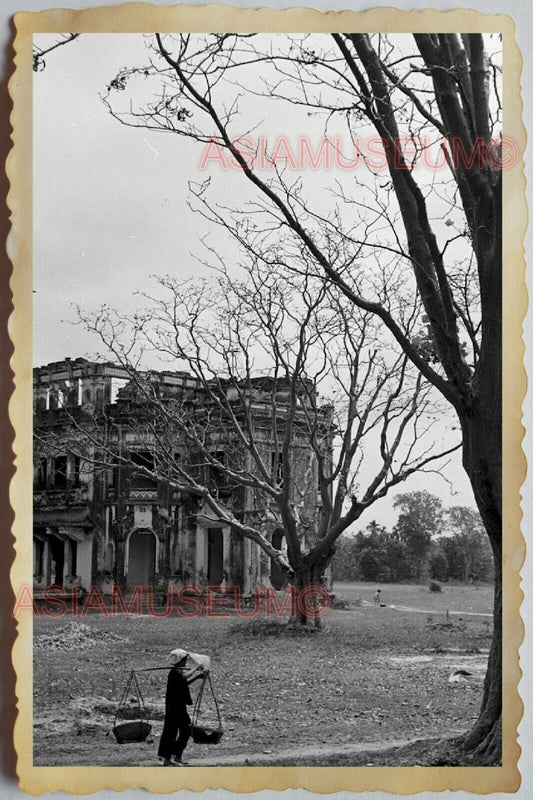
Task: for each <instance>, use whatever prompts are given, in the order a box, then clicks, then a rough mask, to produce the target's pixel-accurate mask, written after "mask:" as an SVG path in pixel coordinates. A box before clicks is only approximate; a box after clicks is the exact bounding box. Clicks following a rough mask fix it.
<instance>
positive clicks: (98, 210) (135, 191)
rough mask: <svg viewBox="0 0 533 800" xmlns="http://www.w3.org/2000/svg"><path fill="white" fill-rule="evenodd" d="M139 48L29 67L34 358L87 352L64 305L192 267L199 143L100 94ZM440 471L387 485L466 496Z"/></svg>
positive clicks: (91, 350) (230, 182)
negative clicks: (141, 120)
mask: <svg viewBox="0 0 533 800" xmlns="http://www.w3.org/2000/svg"><path fill="white" fill-rule="evenodd" d="M50 41H51V40H50V37H40V39H39V41H38V43H39V45H40V46H43V47H44V46H45V45H46V43H47V42H50ZM146 58H147V52H146V48H145V45H144V39H143V37H141V36H138V35H133V34H129V35H127V34H121V35H113V34H105V35H102V34H99V35H97V34H84V35H82V36H81V37H80V38H79V39H77V40H76V41H74V42H72V43H70V44H68V45H66V46H64V47H60V48H58V49H57V50H55V51H54V52H53V53H51V54H50V55H49V57H48V58H47V66H46V69H44V70H43V71H42V72H39V73H36V74H35V75H34V108H33V114H34V164H33V169H34V242H33V245H34V247H33V250H34V289H35V292H36V293H35V295H34V300H35V302H34V364H35V365H41V364H46V363H48V362H50V361H56V360H61V359H63V358H64V357H65V356H70V357H72V358H76V357H78V356H87V357H90V356H91V355H93V354H95V353H96V352H98V343H97V342H96V341H95V340H94V339H93V337H91V336H90V335H89V334H88V333H87V332H86V331H84V330H83V328H82V327H81V326H80V325H74V324H73V322H74V320H75V313H74V310H73V304H81V305H84V306H86V307H97V306H99V305H101V304H102V303H108V304H110V305H112V306H115V307H117V308H118V309H119V310H121V311H126V310H128V311H131V310H133V309H134V308H137V307H138V306H139V305H140V302H139V298H136V297H135V296H134V292H135V291H136V290H139V289H141V290H142V289H146V290H149V289H150V286H151V282H150V276H151V275H153V274H158V275H164V274H172V275H180V276H183V277H186V276H190V275H196V274H199V272H200V270H201V267H199V265H198V263H197V262H195V261H194V259H193V258H192V257H191V252H194V253H196V254H200V253H201V247H200V244H199V236H200V235H201V234H204V233H205V232H206V229H205V222H204V221H202V220H200V219H199V218H198V216H197V215H194V214H193V213H192V212H191V210H190V209H189V208H188V206H187V197H188V188H187V183H188V181H189V180H198V179H199V178H200V179H203V178H205V177H206V176H205V173H204V174H200V173H199V171H198V164H199V160H200V158H201V148H200V147H199V146H198V145H196V144H195V143H194V142H190V141H188V140H186V139H184V138H181V137H177V136H172V135H169V134H158V133H156V132H150V131H145V130H132V129H130V128H126V127H124V126H121V125H120V124H119V123H118V122H117V121H116V120H114V119H112V118H111V117H110V116H109V114H108V113H107V111H106V109H105V107H104V105H103V103H102V101H101V100H100V97H99V93H103V92H105V88H106V85H107V84H108V83H109V81H110V80H111V79H112V78H113V77H114V76H115V75H116V73H117V72H118V71H119V70H120V69H121V68H122V67H125V66H130V65H134V64H141V63H144V62H145V61H146ZM279 114H280V117H279V119H277V120H274V121H272V120H270V124H271V125H273V126H274V127H275V126H276V124H277V125H278V126H279V129H280V130H286V129H287V125H288V124H289V127H290V123H287V120H286V119H285V118H284V116H283V107H282V106H281V104H280V105H279ZM292 127H293V128H294V120H293V121H292ZM211 174H212V175H213V180H214V181H215V180H216V181H218V182H219V185H220V187H221V188H220V189H218V191H221V192H223V194H224V195H227V196H230V197H231V200H232V201H233V202H238V199H239V195H240V194H241V193H242V194H244V191H245V187H244V186H243V183H242V177H241V176H239V175H238V173H237V172H236V171H229V172H222V171H221V170H220V169H219V168H217V167H213V168H212V170H211ZM451 418H452V417H451ZM446 473H447V477H448V478H449V480H450V481H452V482H453V484H454V487H455V491H456V494H455V495H454V496H451V494H450V489H449V487H448V485H447V484H446V483H445V482H444V481H443V480H441V479H439V478H438V477H436V476H418V477H414V478H412V479H411V480H410V481H408V482H406V483H404V484H401V485H400V487H399V488H398V492H403V491H410V490H414V489H420V488H427V489H428V490H429V491H431V492H433V493H435V494H438V495H439V496H441V497H442V500H443V502H444V504H445V505H448V504H465V505H473V504H474V503H473V498H472V494H471V490H470V487H469V484H468V481H467V479H466V476H465V474H464V472H463V470H462V467H461V465H460V456H456V457H454V459H453V461H452V463H451V465H450V467H449V468H448V469H447V471H446ZM396 516H397V514H396V512H395V511H394V510H393V509H392V502H391V498H386V499H385V500H383V501H381V502H379V503H378V504H376V505H375V506H374V507H373V508H372V509H370V511H369V512H368V513H367V514H366V515H365V516H364V517H362V518H361V520H360V521H359V523H358V524H356V526H355V527H356V528H359V527H363V526H364V525H366V524H367V523H368V522H369V521H370V520H372V519H374V518H375V519H377V520H378V521H379V522H381V523H383V524H386V525H391V524H393V522H394V521H395V519H396Z"/></svg>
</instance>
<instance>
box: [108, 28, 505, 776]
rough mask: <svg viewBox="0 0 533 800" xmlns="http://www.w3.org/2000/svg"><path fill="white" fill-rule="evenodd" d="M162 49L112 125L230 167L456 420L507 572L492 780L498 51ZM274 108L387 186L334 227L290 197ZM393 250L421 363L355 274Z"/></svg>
mask: <svg viewBox="0 0 533 800" xmlns="http://www.w3.org/2000/svg"><path fill="white" fill-rule="evenodd" d="M151 47H152V50H153V55H152V57H151V60H150V62H149V63H148V64H147V65H143V66H142V67H134V68H132V69H127V70H123V71H121V73H120V74H119V75H117V76H116V77H115V78H114V79H113V81H111V83H110V85H109V87H108V92H107V94H106V96H105V97H104V101H105V102H106V104H107V105H108V108H109V110H110V112H111V113H112V114H113V116H115V117H116V118H117V119H118V120H120V122H122V123H124V124H126V125H132V126H134V127H145V128H150V129H152V130H157V131H169V132H171V133H174V134H176V135H179V136H186V137H189V138H192V139H194V140H196V141H198V142H199V143H201V144H203V145H204V146H206V145H207V146H211V145H214V146H216V147H217V148H219V149H220V151H221V152H223V153H225V154H227V157H228V159H229V160H230V162H231V164H232V165H233V166H234V167H236V168H237V169H239V170H240V171H241V173H242V176H243V178H244V179H245V181H247V182H248V183H249V185H250V187H251V189H253V191H254V192H255V193H256V197H257V198H258V199H256V201H255V206H254V207H251V208H250V207H249V208H248V212H249V213H254V214H255V218H254V217H249V219H255V220H257V219H258V217H259V215H261V214H262V215H263V217H267V218H269V219H270V220H271V228H270V230H271V231H272V230H275V231H276V235H277V234H278V233H281V234H282V236H283V238H284V244H285V245H289V244H290V245H291V246H292V250H294V249H298V248H299V249H300V251H301V250H303V251H305V252H306V253H307V255H308V258H309V260H310V261H311V262H312V263H313V264H314V266H315V267H316V269H317V271H322V273H323V275H324V276H325V277H326V278H327V279H328V280H329V281H330V282H331V284H332V285H334V286H336V287H337V288H338V289H339V290H340V292H342V293H343V294H344V296H345V297H346V298H348V299H349V300H350V302H352V303H353V304H354V306H357V307H358V308H359V309H362V310H364V311H367V312H370V313H372V314H375V315H376V317H377V318H379V319H380V320H381V322H382V323H383V326H384V327H385V328H386V329H388V330H389V331H390V332H391V334H392V335H393V336H394V338H395V339H396V341H397V342H398V343H399V345H400V346H401V348H402V349H403V351H404V353H405V354H406V355H407V356H408V358H409V359H410V361H411V362H412V363H413V364H414V365H415V366H416V367H417V369H418V370H419V371H420V373H421V374H422V375H423V376H424V378H425V379H426V380H428V381H429V382H431V383H432V384H433V385H434V386H435V387H436V388H437V389H438V390H439V391H440V392H441V394H442V395H443V396H444V397H445V398H446V400H447V401H448V402H449V403H450V404H451V405H452V406H453V408H454V409H455V411H456V414H457V417H458V420H459V423H460V427H461V430H462V436H463V464H464V467H465V470H466V472H467V474H468V476H469V479H470V482H471V484H472V488H473V491H474V495H475V498H476V502H477V505H478V508H479V511H480V514H481V516H482V519H483V522H484V525H485V529H486V531H487V534H488V536H489V539H490V542H491V546H492V550H493V555H494V560H495V597H494V636H493V643H492V648H491V653H490V658H489V666H488V670H487V675H486V681H485V691H484V696H483V701H482V707H481V711H480V715H479V718H478V720H477V722H476V724H475V725H474V728H473V729H472V731H471V732H470V734H469V735H468V736H467V737H466V738H465V741H464V745H465V748H466V749H467V750H470V751H474V752H475V753H476V755H477V756H479V757H481V758H484V759H485V760H486V761H487V762H488V763H495V762H497V761H498V760H499V759H500V757H501V703H502V681H501V655H502V630H501V624H502V613H501V602H502V595H501V558H502V544H501V513H502V492H501V486H502V477H501V339H502V330H501V275H502V271H501V268H502V264H501V261H502V254H501V242H502V238H501V237H502V213H501V180H502V173H501V163H500V146H501V141H500V140H499V138H498V137H499V135H500V124H501V103H500V93H501V92H500V80H499V72H500V68H499V63H498V56H499V54H498V52H497V51H498V48H499V42H498V39H497V38H496V37H484V36H483V35H481V34H464V35H462V36H459V35H457V34H431V33H427V34H417V35H415V36H414V37H412V38H411V37H409V39H408V38H407V37H406V36H398V35H396V36H386V35H382V34H375V35H367V34H350V33H346V34H333V35H332V37H331V38H330V37H327V36H316V35H309V36H306V35H301V36H257V35H256V36H253V35H232V34H214V35H211V36H192V35H176V36H173V35H172V36H165V37H162V36H159V35H158V36H156V37H155V39H154V41H153V43H152V45H151ZM139 80H142V82H143V89H142V90H139V91H138V85H137V82H138V81H139ZM150 82H151V83H150ZM154 82H155V85H154ZM126 87H130V91H129V92H128V105H126V106H125V107H122V106H121V105H120V102H119V99H118V95H117V92H118V91H120V90H124V89H125V88H126ZM147 87H148V88H147ZM146 97H148V99H147V100H145V98H146ZM136 101H137V102H136ZM277 101H279V102H283V103H287V104H290V108H291V110H292V113H293V114H297V113H298V109H301V110H302V111H303V112H304V113H305V115H306V116H307V121H308V122H309V119H310V118H312V117H313V116H317V117H320V118H321V119H324V120H325V123H324V124H325V132H326V134H328V132H330V131H331V132H333V133H335V131H338V130H339V129H340V127H341V126H344V132H345V133H347V134H348V141H349V142H351V143H352V144H353V147H354V148H355V149H356V150H357V152H358V155H359V156H361V157H362V158H363V160H365V161H366V163H367V166H371V165H370V161H369V159H368V158H367V157H366V156H365V153H364V152H361V150H362V147H361V144H360V142H359V136H358V134H359V131H363V133H364V134H368V132H369V131H370V132H373V133H374V135H377V136H378V138H379V140H380V142H381V145H382V148H383V158H384V168H385V173H386V174H388V179H387V178H386V177H385V175H384V172H383V170H381V171H380V170H379V169H377V168H374V171H373V173H372V169H371V170H370V172H369V173H367V177H366V178H365V179H364V180H362V181H358V182H357V184H356V185H354V183H353V182H352V183H350V185H349V186H347V185H346V184H347V182H346V181H344V182H343V185H342V186H341V187H340V189H339V190H338V192H337V202H336V203H334V204H333V203H332V205H330V207H329V209H328V210H326V211H323V210H322V206H321V204H320V202H319V201H318V200H317V197H318V196H319V195H317V193H316V191H315V192H314V193H313V192H312V191H309V192H308V193H307V194H306V193H305V190H304V188H303V179H302V178H301V175H298V177H297V178H295V179H294V180H292V181H291V180H289V178H288V177H287V173H286V172H283V171H280V170H278V169H276V168H275V167H276V163H275V162H276V158H275V156H276V155H279V148H278V147H276V148H275V152H274V153H272V152H271V154H270V161H269V160H268V157H267V158H266V165H267V166H266V172H265V170H264V169H263V170H262V169H261V164H260V160H259V159H258V148H257V146H256V145H255V144H254V142H253V136H252V134H253V133H256V132H257V129H258V127H260V123H261V120H263V119H265V118H267V119H268V114H267V113H266V109H267V105H266V104H267V103H275V102H277ZM268 107H270V106H268ZM243 119H246V127H247V129H246V130H244V131H243V130H242V125H243ZM239 126H241V128H239ZM332 139H333V141H334V142H335V141H336V138H335V136H332ZM406 142H407V143H406ZM443 143H445V146H443V147H442V148H441V144H443ZM285 144H286V143H285ZM335 147H336V148H337V150H339V149H340V148H341V145H340V144H338V143H337V144H336V145H335ZM343 155H344V154H343ZM429 155H431V159H432V160H433V162H435V161H436V160H437V158H438V156H439V155H440V156H441V165H442V166H441V167H438V166H435V167H434V169H433V170H432V173H431V175H430V176H429V178H428V174H427V171H426V173H425V175H424V173H423V171H420V170H419V169H418V168H419V167H420V165H421V164H422V163H423V162H424V161H425V160H427V159H428V156H429ZM286 160H287V159H286ZM263 162H265V159H263ZM263 167H264V163H263ZM417 170H418V171H417ZM368 176H370V177H368ZM226 213H229V212H228V211H226ZM353 220H355V222H354V221H353ZM262 230H263V232H264V233H265V232H266V231H267V223H266V222H265V223H264V224H263V228H262ZM450 234H451V235H450ZM378 251H382V252H389V251H390V252H393V253H395V254H396V255H398V256H400V257H401V259H402V262H403V265H404V267H405V268H408V269H409V271H410V274H411V276H412V278H413V281H414V286H415V289H414V292H413V294H415V293H416V295H417V297H418V298H419V299H420V301H421V303H422V304H423V307H424V309H425V313H426V315H427V322H428V326H429V337H428V338H427V339H426V341H425V342H422V345H423V346H420V344H421V342H420V337H419V332H418V333H417V334H416V335H415V336H414V337H413V335H412V334H413V332H411V335H410V334H409V333H408V332H407V331H406V330H405V327H404V326H403V325H402V322H401V320H399V319H398V317H397V314H396V311H395V304H394V301H391V300H390V295H391V294H393V290H392V291H389V292H386V293H384V292H383V286H382V287H381V290H378V289H376V287H374V286H372V287H371V288H370V290H369V287H368V285H367V284H365V282H362V283H360V282H358V281H356V280H355V279H354V277H355V276H357V275H358V270H357V264H356V259H357V258H358V257H359V256H361V254H364V255H365V257H366V256H367V254H368V258H369V259H370V260H371V259H372V257H373V255H372V253H374V254H375V253H377V252H378ZM288 252H289V254H290V252H291V248H289V250H288ZM428 345H429V346H428Z"/></svg>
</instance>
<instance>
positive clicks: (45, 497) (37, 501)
mask: <svg viewBox="0 0 533 800" xmlns="http://www.w3.org/2000/svg"><path fill="white" fill-rule="evenodd" d="M87 497H88V495H87V487H86V486H76V487H75V488H72V489H37V490H35V491H34V492H33V504H34V506H38V507H40V508H42V507H51V508H61V507H66V506H84V505H86V503H87Z"/></svg>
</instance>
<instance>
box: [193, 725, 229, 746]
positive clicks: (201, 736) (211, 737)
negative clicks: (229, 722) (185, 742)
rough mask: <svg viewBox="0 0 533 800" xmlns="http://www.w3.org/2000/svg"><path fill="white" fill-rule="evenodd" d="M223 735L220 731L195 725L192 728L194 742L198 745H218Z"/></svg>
mask: <svg viewBox="0 0 533 800" xmlns="http://www.w3.org/2000/svg"><path fill="white" fill-rule="evenodd" d="M222 733H223V731H221V730H220V729H217V728H204V727H202V726H201V725H193V726H192V728H191V734H192V740H193V742H195V743H196V744H218V743H219V742H220V740H221V739H222Z"/></svg>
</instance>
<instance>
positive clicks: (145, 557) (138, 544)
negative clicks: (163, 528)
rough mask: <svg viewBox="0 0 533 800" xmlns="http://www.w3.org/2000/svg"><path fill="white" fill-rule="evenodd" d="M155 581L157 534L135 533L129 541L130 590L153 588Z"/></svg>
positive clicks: (151, 532) (139, 531) (146, 531)
mask: <svg viewBox="0 0 533 800" xmlns="http://www.w3.org/2000/svg"><path fill="white" fill-rule="evenodd" d="M154 581H155V534H154V532H153V531H148V530H137V531H134V532H133V533H132V534H131V536H130V539H129V550H128V580H127V585H128V590H129V591H133V590H134V589H135V587H136V586H142V587H145V586H153V585H154Z"/></svg>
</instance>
